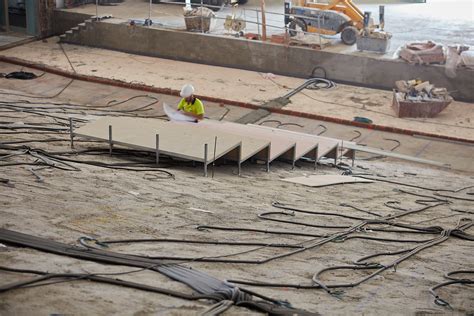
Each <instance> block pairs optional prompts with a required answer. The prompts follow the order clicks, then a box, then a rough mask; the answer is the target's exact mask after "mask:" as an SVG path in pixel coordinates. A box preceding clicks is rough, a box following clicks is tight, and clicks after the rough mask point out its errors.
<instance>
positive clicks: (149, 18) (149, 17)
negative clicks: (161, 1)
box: [148, 0, 152, 26]
mask: <svg viewBox="0 0 474 316" xmlns="http://www.w3.org/2000/svg"><path fill="white" fill-rule="evenodd" d="M151 4H152V0H150V6H149V7H148V24H149V26H151Z"/></svg>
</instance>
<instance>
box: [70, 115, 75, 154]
mask: <svg viewBox="0 0 474 316" xmlns="http://www.w3.org/2000/svg"><path fill="white" fill-rule="evenodd" d="M73 129H74V125H73V119H72V117H70V118H69V136H70V137H71V148H74V131H73Z"/></svg>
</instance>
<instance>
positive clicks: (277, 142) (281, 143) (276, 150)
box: [200, 120, 296, 161]
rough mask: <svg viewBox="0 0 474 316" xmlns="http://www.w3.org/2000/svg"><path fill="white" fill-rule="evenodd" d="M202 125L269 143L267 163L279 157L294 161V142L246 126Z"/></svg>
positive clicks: (212, 123) (219, 123) (227, 123)
mask: <svg viewBox="0 0 474 316" xmlns="http://www.w3.org/2000/svg"><path fill="white" fill-rule="evenodd" d="M200 124H201V123H200ZM202 124H203V125H204V124H205V125H206V126H207V127H208V128H209V129H210V130H219V131H223V132H227V133H232V134H235V135H239V136H241V137H249V138H253V139H258V140H260V141H265V142H267V143H268V142H270V143H271V145H270V155H269V161H273V160H275V159H277V158H279V157H282V158H286V159H289V160H291V161H295V148H296V142H295V141H291V140H286V139H283V138H281V137H279V136H277V135H273V134H271V133H268V132H266V131H258V130H254V129H251V128H249V126H248V125H244V124H238V123H232V122H222V121H213V120H205V121H203V122H202Z"/></svg>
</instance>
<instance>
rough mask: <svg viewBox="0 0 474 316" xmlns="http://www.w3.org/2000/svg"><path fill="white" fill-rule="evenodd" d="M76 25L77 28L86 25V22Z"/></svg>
mask: <svg viewBox="0 0 474 316" xmlns="http://www.w3.org/2000/svg"><path fill="white" fill-rule="evenodd" d="M77 26H78V27H79V28H81V27H86V23H79V24H78V25H77Z"/></svg>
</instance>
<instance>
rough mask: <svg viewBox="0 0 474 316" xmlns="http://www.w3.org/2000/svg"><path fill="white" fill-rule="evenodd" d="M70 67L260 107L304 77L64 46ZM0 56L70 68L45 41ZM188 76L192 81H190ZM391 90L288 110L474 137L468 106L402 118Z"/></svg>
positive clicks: (328, 93) (311, 100)
mask: <svg viewBox="0 0 474 316" xmlns="http://www.w3.org/2000/svg"><path fill="white" fill-rule="evenodd" d="M63 46H64V48H65V51H66V54H67V55H68V57H69V59H70V61H71V63H72V65H73V66H74V69H75V70H76V71H77V72H78V73H80V74H85V75H90V76H97V77H104V78H111V79H116V80H121V81H125V82H136V83H143V84H146V85H152V86H155V87H161V88H171V89H175V90H179V89H180V88H181V87H182V85H183V84H185V83H188V82H191V83H192V84H193V85H194V86H195V88H196V93H197V94H199V95H205V96H212V97H217V98H223V99H227V100H235V101H242V102H248V103H252V104H257V105H259V104H263V103H265V102H267V101H269V100H272V99H274V98H277V97H279V96H283V95H284V94H286V93H287V92H288V91H290V90H291V89H293V88H295V87H297V86H299V85H300V84H302V83H303V80H302V79H297V78H291V77H284V76H276V77H275V78H274V79H266V78H265V74H262V73H258V72H252V71H244V70H237V69H230V68H223V67H215V66H207V65H200V64H192V63H185V62H179V61H172V60H167V59H160V58H152V57H144V56H137V55H130V54H126V53H120V52H114V51H109V50H103V49H95V48H88V47H82V46H75V45H66V44H65V45H63ZM1 55H4V56H10V57H15V58H19V59H23V60H27V61H35V62H37V63H41V64H45V65H49V66H52V67H56V68H59V69H63V70H66V71H71V66H70V65H69V63H68V60H67V59H66V57H65V56H64V53H63V52H62V50H61V48H60V47H59V45H58V44H57V39H56V38H52V39H49V40H48V42H47V43H44V42H42V41H38V42H34V43H30V44H26V45H23V46H20V47H16V48H13V49H9V50H6V51H3V52H1ZM190 78H191V79H190ZM391 98H392V95H391V92H388V91H382V90H374V89H366V88H360V87H353V86H346V85H339V86H338V87H337V88H336V89H334V90H320V91H314V90H305V91H304V92H303V93H300V94H298V95H296V96H294V97H293V98H292V99H291V103H290V104H289V105H287V106H286V108H287V109H291V110H296V111H302V112H309V113H316V114H320V115H325V116H330V117H337V118H343V119H348V120H352V119H353V118H354V117H355V116H363V117H368V118H370V119H371V120H372V121H373V122H374V123H375V124H378V125H385V126H391V127H398V128H403V129H409V130H413V131H415V132H416V131H418V132H428V133H434V134H442V135H448V136H453V137H462V138H465V139H471V140H472V139H474V112H473V111H472V104H470V103H463V102H453V103H451V105H450V106H449V107H448V108H447V109H446V110H444V111H443V112H442V113H441V114H439V115H438V116H437V117H436V118H430V119H401V118H397V117H395V114H394V112H393V110H392V108H391V103H392V99H391Z"/></svg>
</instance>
